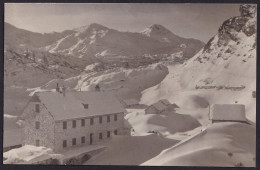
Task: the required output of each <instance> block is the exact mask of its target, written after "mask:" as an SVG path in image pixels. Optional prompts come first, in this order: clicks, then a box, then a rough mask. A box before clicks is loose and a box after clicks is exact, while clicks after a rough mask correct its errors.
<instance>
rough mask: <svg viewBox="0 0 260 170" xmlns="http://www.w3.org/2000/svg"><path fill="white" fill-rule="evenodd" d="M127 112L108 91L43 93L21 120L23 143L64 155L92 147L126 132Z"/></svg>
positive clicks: (31, 102)
mask: <svg viewBox="0 0 260 170" xmlns="http://www.w3.org/2000/svg"><path fill="white" fill-rule="evenodd" d="M124 112H125V109H124V108H123V106H122V105H121V104H120V102H119V101H118V100H117V99H116V98H115V97H114V96H113V95H112V94H108V93H104V92H69V93H67V94H66V95H64V94H60V93H58V92H42V93H36V94H34V96H32V99H31V101H30V102H29V103H28V104H27V106H26V108H25V110H24V112H23V114H22V116H21V119H23V120H24V128H23V129H24V138H23V144H28V145H35V146H45V147H48V148H52V149H53V150H54V151H55V152H60V151H63V150H66V149H68V148H71V147H76V146H82V145H91V144H94V143H97V142H98V141H100V140H103V139H106V138H110V137H111V136H112V135H113V134H118V133H120V131H121V130H124Z"/></svg>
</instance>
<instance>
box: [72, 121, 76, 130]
mask: <svg viewBox="0 0 260 170" xmlns="http://www.w3.org/2000/svg"><path fill="white" fill-rule="evenodd" d="M72 127H73V128H76V120H73V121H72Z"/></svg>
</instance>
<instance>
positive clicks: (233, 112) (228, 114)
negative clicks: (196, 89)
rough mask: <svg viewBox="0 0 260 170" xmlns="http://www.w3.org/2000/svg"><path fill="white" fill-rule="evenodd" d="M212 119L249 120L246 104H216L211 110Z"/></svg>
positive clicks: (216, 120)
mask: <svg viewBox="0 0 260 170" xmlns="http://www.w3.org/2000/svg"><path fill="white" fill-rule="evenodd" d="M210 120H212V123H215V122H247V119H246V116H245V105H242V104H214V105H213V106H212V107H211V110H210Z"/></svg>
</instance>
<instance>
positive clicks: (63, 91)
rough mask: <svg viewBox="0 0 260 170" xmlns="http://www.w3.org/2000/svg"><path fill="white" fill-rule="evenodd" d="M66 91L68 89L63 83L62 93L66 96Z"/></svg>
mask: <svg viewBox="0 0 260 170" xmlns="http://www.w3.org/2000/svg"><path fill="white" fill-rule="evenodd" d="M65 92H66V89H65V86H64V85H63V87H62V94H63V96H64V97H65Z"/></svg>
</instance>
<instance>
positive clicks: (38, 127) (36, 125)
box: [35, 121, 40, 129]
mask: <svg viewBox="0 0 260 170" xmlns="http://www.w3.org/2000/svg"><path fill="white" fill-rule="evenodd" d="M35 129H40V122H38V121H36V122H35Z"/></svg>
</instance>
